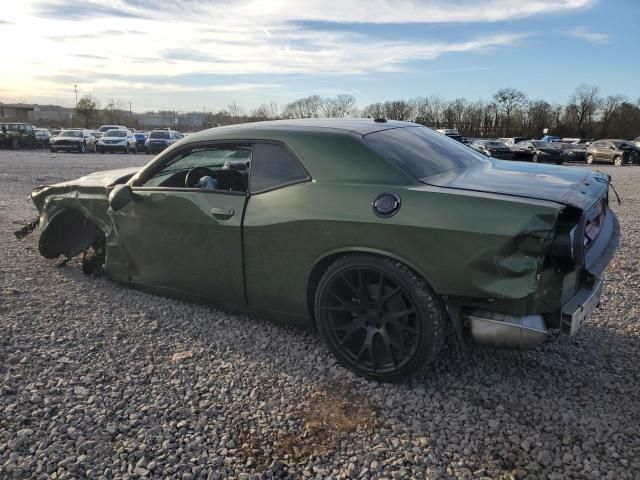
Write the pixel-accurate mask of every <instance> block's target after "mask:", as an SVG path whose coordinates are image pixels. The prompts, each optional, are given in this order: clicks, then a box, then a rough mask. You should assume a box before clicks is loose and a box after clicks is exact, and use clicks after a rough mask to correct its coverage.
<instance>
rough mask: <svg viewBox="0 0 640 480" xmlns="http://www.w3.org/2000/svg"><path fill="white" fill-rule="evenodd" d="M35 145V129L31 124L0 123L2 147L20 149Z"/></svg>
mask: <svg viewBox="0 0 640 480" xmlns="http://www.w3.org/2000/svg"><path fill="white" fill-rule="evenodd" d="M35 145H36V136H35V129H34V127H33V125H31V124H30V123H0V147H4V148H13V149H19V148H23V147H27V148H33V147H35Z"/></svg>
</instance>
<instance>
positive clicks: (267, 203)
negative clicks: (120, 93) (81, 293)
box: [32, 119, 620, 381]
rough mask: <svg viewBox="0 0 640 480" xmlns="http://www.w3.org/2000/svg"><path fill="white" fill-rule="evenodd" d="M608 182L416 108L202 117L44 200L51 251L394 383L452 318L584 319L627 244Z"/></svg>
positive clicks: (532, 338) (44, 248)
mask: <svg viewBox="0 0 640 480" xmlns="http://www.w3.org/2000/svg"><path fill="white" fill-rule="evenodd" d="M609 181H610V179H609V177H608V176H606V175H603V174H600V173H596V172H592V171H589V170H586V169H579V168H566V167H557V166H548V165H539V164H523V163H516V162H508V161H501V160H496V159H492V158H488V157H485V156H484V155H481V154H479V153H477V152H475V151H474V150H472V149H470V148H468V147H466V146H464V145H462V144H460V143H459V142H456V141H455V140H451V139H449V138H447V137H446V136H444V135H441V134H439V133H437V132H434V131H432V130H431V129H429V128H426V127H423V126H420V125H416V124H412V123H405V122H394V121H387V120H385V119H375V120H373V119H329V120H292V121H275V122H264V123H254V124H245V125H236V126H230V127H222V128H214V129H210V130H206V131H203V132H200V133H197V134H193V135H190V136H189V137H188V138H186V139H184V140H182V141H180V142H178V143H176V144H175V145H173V146H172V147H170V148H169V149H167V150H165V151H164V152H162V153H161V154H160V155H158V156H157V157H156V158H154V159H153V160H152V161H151V162H150V163H148V164H147V165H146V166H144V167H143V168H141V169H137V168H134V169H125V170H115V171H110V172H100V173H94V174H91V175H88V176H86V177H83V178H80V179H78V180H75V181H70V182H66V183H61V184H57V185H51V186H42V187H38V188H36V189H35V190H34V191H33V193H32V199H33V202H34V203H35V205H36V206H37V208H38V210H39V212H40V217H39V227H40V230H41V236H40V240H39V246H40V252H41V254H42V255H43V256H45V257H46V258H57V257H60V256H63V257H65V258H71V257H74V256H77V255H80V254H83V255H84V260H83V268H84V269H85V271H87V272H90V271H93V270H94V269H96V268H100V269H102V270H104V272H106V274H107V275H108V276H109V277H110V278H112V279H113V280H116V281H118V282H122V283H126V284H130V285H134V286H138V287H141V288H144V289H146V290H149V291H153V292H156V293H160V294H165V295H170V296H176V297H180V298H186V299H192V300H196V301H205V302H211V303H213V304H216V305H218V306H221V307H223V308H229V309H233V310H240V311H245V312H250V313H255V314H258V315H262V316H266V317H269V318H272V319H276V320H279V321H285V322H291V323H297V324H303V325H316V326H317V328H318V330H319V332H320V334H321V335H322V338H323V339H324V341H325V342H326V344H327V347H328V348H329V349H330V350H331V351H332V352H333V354H334V355H335V356H336V358H337V359H338V360H339V362H340V363H341V364H342V365H344V366H345V367H347V368H349V369H351V370H352V371H354V372H356V373H357V374H359V375H362V376H365V377H368V378H372V379H376V380H381V381H398V380H401V379H403V378H405V377H407V376H408V375H410V374H412V373H414V372H415V371H417V370H418V369H420V368H421V367H423V366H424V365H425V364H427V363H428V362H429V361H431V360H433V359H434V358H435V357H436V355H437V354H438V351H439V349H440V347H441V344H442V342H443V338H444V335H445V331H446V329H447V327H448V325H451V327H452V329H453V330H454V331H455V332H457V334H458V335H459V336H460V337H463V338H464V337H466V336H470V337H472V338H473V339H474V340H475V341H477V342H480V343H482V344H485V345H491V346H499V347H507V348H518V349H527V348H534V347H536V346H537V345H539V344H540V343H541V342H542V341H544V340H545V339H546V338H548V337H552V336H555V335H560V334H564V335H574V334H576V331H577V330H578V329H579V328H580V326H581V324H582V323H583V322H584V321H585V319H586V318H587V317H588V316H589V315H590V313H591V312H592V311H593V310H594V309H595V308H596V307H597V306H598V303H599V298H600V293H601V290H602V284H603V272H604V270H605V267H606V266H607V264H608V263H609V261H610V260H611V258H612V257H613V255H614V253H615V251H616V249H617V246H618V242H619V237H620V229H619V225H618V222H617V219H616V217H615V215H614V213H613V212H612V211H611V210H610V208H609V204H608V203H609V198H608V191H609Z"/></svg>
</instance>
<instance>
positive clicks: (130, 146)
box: [98, 128, 138, 153]
mask: <svg viewBox="0 0 640 480" xmlns="http://www.w3.org/2000/svg"><path fill="white" fill-rule="evenodd" d="M137 151H138V147H137V144H136V137H135V136H134V135H133V132H132V131H131V130H127V129H126V128H124V129H117V130H107V131H106V132H105V133H104V134H103V135H102V137H100V140H98V152H99V153H104V152H122V153H129V152H134V153H135V152H137Z"/></svg>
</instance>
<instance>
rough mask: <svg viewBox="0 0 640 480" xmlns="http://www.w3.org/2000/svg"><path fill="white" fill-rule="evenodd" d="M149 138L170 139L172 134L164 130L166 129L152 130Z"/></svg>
mask: <svg viewBox="0 0 640 480" xmlns="http://www.w3.org/2000/svg"><path fill="white" fill-rule="evenodd" d="M149 138H164V139H168V138H171V134H170V133H169V132H164V131H158V132H151V133H150V134H149Z"/></svg>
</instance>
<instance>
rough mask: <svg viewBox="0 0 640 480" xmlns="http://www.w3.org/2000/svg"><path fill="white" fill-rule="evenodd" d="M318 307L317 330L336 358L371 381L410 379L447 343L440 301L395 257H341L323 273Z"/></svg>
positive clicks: (429, 288) (317, 295) (424, 283)
mask: <svg viewBox="0 0 640 480" xmlns="http://www.w3.org/2000/svg"><path fill="white" fill-rule="evenodd" d="M314 305H315V316H316V322H317V325H318V330H319V331H320V334H321V336H322V338H323V340H324V342H325V343H326V344H327V347H328V348H329V350H330V351H331V352H332V353H333V355H334V356H335V357H336V358H337V359H338V362H340V363H341V364H342V365H343V366H344V367H346V368H348V369H349V370H351V371H353V372H354V373H356V374H357V375H360V376H363V377H366V378H370V379H372V380H377V381H382V382H398V381H400V380H403V379H405V378H407V377H408V376H410V375H412V374H413V373H415V372H417V371H418V370H420V369H422V368H423V367H424V366H425V365H426V364H428V363H429V362H430V361H432V360H433V359H434V358H435V357H436V356H437V354H438V352H439V351H440V348H441V346H442V343H443V339H444V327H445V319H446V315H445V310H444V307H443V305H442V303H441V301H440V299H439V298H438V297H437V295H436V294H435V293H434V292H433V290H432V289H431V287H430V286H429V285H428V284H427V282H425V281H424V280H423V279H422V278H420V277H419V276H418V275H416V274H415V273H414V272H413V271H412V270H410V269H409V268H407V267H406V266H404V265H403V264H401V263H400V262H397V261H395V260H392V259H388V258H384V257H377V256H374V255H349V256H346V257H343V258H341V259H339V260H337V261H336V262H335V263H333V264H332V265H331V266H330V267H329V268H328V269H327V271H326V272H325V273H324V275H323V276H322V278H321V280H320V283H319V284H318V288H317V289H316V293H315V303H314ZM365 354H366V355H365ZM365 357H367V358H365Z"/></svg>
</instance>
